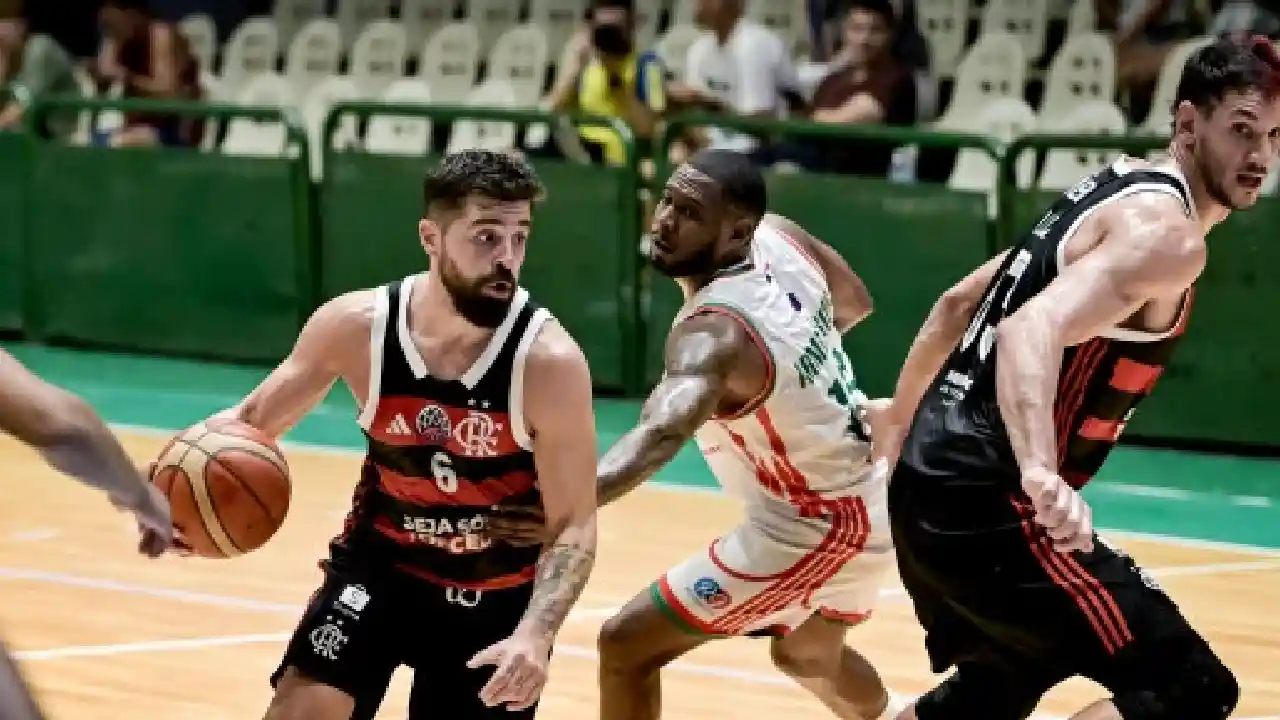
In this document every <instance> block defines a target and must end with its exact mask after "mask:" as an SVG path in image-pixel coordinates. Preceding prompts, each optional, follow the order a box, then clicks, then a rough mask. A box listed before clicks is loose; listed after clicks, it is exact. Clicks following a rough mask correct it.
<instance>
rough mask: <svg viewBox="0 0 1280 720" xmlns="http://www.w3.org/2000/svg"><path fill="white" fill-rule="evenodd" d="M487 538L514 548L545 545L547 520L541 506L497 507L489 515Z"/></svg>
mask: <svg viewBox="0 0 1280 720" xmlns="http://www.w3.org/2000/svg"><path fill="white" fill-rule="evenodd" d="M487 532H488V534H489V537H491V538H493V539H494V540H501V541H502V542H505V543H507V544H508V545H514V546H516V547H533V546H536V545H545V544H546V542H547V540H548V538H547V518H546V516H545V515H544V514H543V513H542V506H541V505H498V506H495V507H494V508H493V509H492V510H491V511H490V515H489V524H488V530H487Z"/></svg>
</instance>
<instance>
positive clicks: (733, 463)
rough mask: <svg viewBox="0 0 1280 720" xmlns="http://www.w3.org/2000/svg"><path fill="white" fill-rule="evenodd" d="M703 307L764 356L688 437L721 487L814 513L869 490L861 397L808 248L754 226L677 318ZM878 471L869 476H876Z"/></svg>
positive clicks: (768, 228)
mask: <svg viewBox="0 0 1280 720" xmlns="http://www.w3.org/2000/svg"><path fill="white" fill-rule="evenodd" d="M703 312H714V313H723V314H726V315H728V316H730V317H733V318H734V319H735V320H737V321H739V322H740V323H742V325H743V326H744V327H745V328H746V329H747V331H748V333H749V335H750V336H751V338H752V340H753V341H755V342H756V344H758V345H759V346H760V348H761V350H762V351H763V352H764V354H765V356H766V357H767V359H768V363H769V372H768V378H769V379H768V382H767V386H766V388H765V390H764V391H763V392H762V393H761V394H760V396H759V397H757V398H755V399H754V400H753V401H752V402H751V403H749V404H748V405H747V406H746V407H745V408H743V410H742V411H741V412H740V413H738V414H737V415H735V416H732V417H716V418H714V419H713V420H710V421H708V422H707V423H705V424H704V425H703V426H702V428H700V429H699V430H698V432H697V435H696V439H697V442H698V445H699V447H700V448H701V450H702V453H703V455H704V456H705V457H706V459H707V464H708V465H709V466H710V467H711V470H712V472H714V473H715V475H716V479H717V480H718V481H719V482H720V485H721V486H722V487H723V488H724V489H725V491H726V492H728V493H730V494H733V495H736V496H739V497H741V498H743V499H744V500H747V501H748V502H750V503H756V504H763V505H766V506H777V505H780V504H781V505H786V506H791V508H794V509H798V510H799V511H800V513H801V514H803V515H812V514H821V513H823V512H825V511H826V509H829V508H831V507H833V506H836V505H839V504H841V503H844V502H847V501H848V500H850V499H852V498H857V497H863V496H864V495H866V494H867V493H868V492H870V493H872V494H875V495H879V494H880V493H881V492H882V491H883V488H882V487H871V486H874V485H879V484H881V483H877V482H875V480H873V474H872V467H871V460H870V457H871V445H870V440H869V435H868V433H867V430H866V428H865V427H864V426H863V424H862V423H861V421H860V420H859V419H858V418H859V415H860V413H859V412H858V409H859V406H860V405H861V404H862V403H864V402H866V396H865V395H864V394H863V393H862V392H861V391H860V390H859V389H858V386H857V383H856V381H855V378H854V373H853V367H852V365H851V364H850V362H849V358H848V356H847V355H846V354H845V352H844V349H843V348H842V347H841V345H840V332H839V330H837V329H836V327H835V314H834V310H833V307H832V300H831V291H830V289H829V288H828V287H827V282H826V278H825V276H824V275H823V273H822V270H821V269H820V268H819V267H818V265H817V263H816V262H815V261H814V260H813V258H812V256H811V255H810V254H809V253H808V251H807V250H805V249H804V248H803V246H801V245H800V244H799V243H798V242H797V241H795V240H794V239H792V238H790V237H788V236H787V235H785V234H784V233H783V232H782V231H780V230H779V229H777V228H775V227H772V226H767V225H765V224H763V223H762V224H761V225H760V227H759V228H758V229H757V230H756V233H755V237H754V239H753V241H752V244H751V254H750V257H749V259H748V261H745V262H744V263H743V264H741V265H739V266H736V267H734V268H730V269H727V270H725V271H723V272H722V273H721V274H720V275H719V276H717V277H716V278H715V279H713V280H712V281H711V282H710V283H708V284H707V285H706V286H705V287H703V288H702V289H700V290H698V291H697V292H696V293H694V294H693V295H692V296H691V297H689V298H687V299H686V302H685V305H684V307H683V308H682V309H681V311H680V313H679V314H678V315H677V318H676V322H680V321H681V320H683V319H685V318H687V317H689V316H691V315H693V314H695V313H703ZM878 476H879V474H876V475H875V477H878Z"/></svg>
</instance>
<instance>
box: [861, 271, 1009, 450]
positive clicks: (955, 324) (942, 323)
mask: <svg viewBox="0 0 1280 720" xmlns="http://www.w3.org/2000/svg"><path fill="white" fill-rule="evenodd" d="M1007 254H1008V253H1007V252H1005V253H1001V254H999V255H997V256H995V257H993V258H991V259H990V260H988V261H986V262H985V263H983V264H982V265H981V266H980V267H979V268H978V269H977V270H974V271H973V272H971V273H969V274H968V275H966V276H965V277H964V278H963V279H962V280H961V281H960V282H958V283H956V284H955V285H953V286H952V287H951V288H950V289H949V290H947V291H946V292H945V293H943V294H942V296H941V297H939V298H938V301H937V302H935V303H934V304H933V308H932V309H931V310H930V311H929V316H928V317H927V318H925V321H924V325H922V326H921V327H920V332H919V333H917V334H916V339H915V340H913V341H912V343H911V348H910V349H909V350H907V359H906V360H904V361H903V363H902V370H901V371H899V373H898V383H897V385H896V386H895V387H894V390H893V402H892V404H891V405H890V406H889V408H888V412H887V413H884V414H883V415H882V416H881V417H880V418H879V420H880V426H881V427H880V428H879V432H877V433H875V434H874V435H873V439H874V440H875V442H876V444H877V445H878V446H879V449H878V451H877V454H881V452H883V454H884V455H885V456H887V457H888V458H889V460H890V462H894V461H896V459H897V449H898V447H899V446H900V445H901V443H902V439H903V435H904V434H905V433H906V431H907V426H908V425H909V424H910V423H911V420H912V418H914V417H915V414H916V408H918V407H919V406H920V399H921V398H923V397H924V393H925V391H926V390H928V389H929V385H930V383H932V382H933V379H934V378H935V377H937V375H938V372H939V371H940V370H941V369H942V364H943V363H944V362H946V360H947V356H948V355H950V354H951V351H952V350H955V348H956V345H957V344H958V343H959V342H960V337H961V336H962V335H964V329H965V327H966V326H967V325H968V324H969V321H970V319H971V318H972V317H973V311H974V310H975V309H976V308H977V307H978V302H979V301H980V300H982V294H983V293H984V292H985V291H986V289H987V286H988V285H989V284H991V278H992V277H994V276H995V274H996V271H997V270H999V269H1000V265H1001V264H1002V263H1003V262H1004V259H1005V256H1006V255H1007Z"/></svg>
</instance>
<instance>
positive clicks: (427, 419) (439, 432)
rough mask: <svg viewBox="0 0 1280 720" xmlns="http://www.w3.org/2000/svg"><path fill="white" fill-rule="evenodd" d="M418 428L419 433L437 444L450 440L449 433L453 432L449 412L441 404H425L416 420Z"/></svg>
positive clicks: (428, 440)
mask: <svg viewBox="0 0 1280 720" xmlns="http://www.w3.org/2000/svg"><path fill="white" fill-rule="evenodd" d="M414 424H415V425H416V426H417V428H418V434H419V435H421V436H422V439H423V440H426V441H427V442H429V443H432V444H435V445H443V444H445V443H446V442H448V441H449V435H451V434H452V433H453V426H452V423H450V422H449V413H447V412H445V411H444V408H442V407H440V406H439V405H426V406H423V408H422V411H421V412H419V413H418V419H417V420H415V421H414Z"/></svg>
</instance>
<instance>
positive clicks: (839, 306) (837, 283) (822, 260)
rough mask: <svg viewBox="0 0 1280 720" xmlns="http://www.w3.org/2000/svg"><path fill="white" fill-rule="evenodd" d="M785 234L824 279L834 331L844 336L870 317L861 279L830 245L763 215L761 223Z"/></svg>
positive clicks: (773, 216)
mask: <svg viewBox="0 0 1280 720" xmlns="http://www.w3.org/2000/svg"><path fill="white" fill-rule="evenodd" d="M763 222H766V223H768V224H770V225H772V226H773V227H775V228H777V229H778V230H780V231H782V232H784V233H786V234H787V235H788V236H790V237H791V238H792V239H793V240H795V241H796V242H798V243H800V244H801V245H802V246H803V247H804V249H805V251H806V252H808V254H809V257H811V258H813V260H814V262H816V263H817V264H818V267H820V268H822V274H823V275H824V276H825V277H826V279H827V287H828V288H829V289H830V290H831V304H832V306H833V307H834V310H835V319H836V329H837V330H839V331H840V332H842V333H843V332H847V331H848V330H849V328H852V327H853V326H854V325H857V324H858V323H860V322H862V321H863V320H865V319H866V318H867V316H868V315H870V314H871V311H872V309H873V304H872V301H871V293H870V292H869V291H868V290H867V286H866V285H865V284H864V283H863V282H862V278H860V277H858V274H857V273H855V272H854V271H853V268H851V267H849V263H848V262H847V261H846V260H845V259H844V256H842V255H841V254H840V253H838V252H836V251H835V249H834V248H832V247H831V246H830V245H828V244H826V243H824V242H822V241H821V240H819V239H818V238H816V237H814V236H813V235H810V234H809V232H808V231H807V230H805V229H804V228H802V227H800V226H799V225H798V224H796V223H795V222H793V221H791V220H789V219H787V218H785V217H783V216H781V215H777V214H774V213H769V214H768V215H765V217H764V221H763Z"/></svg>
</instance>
